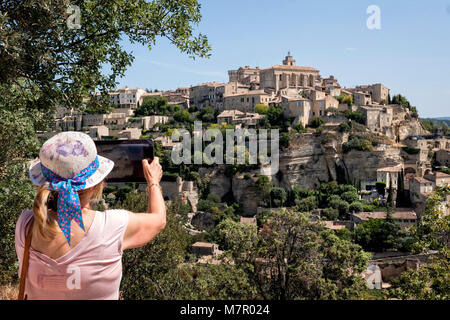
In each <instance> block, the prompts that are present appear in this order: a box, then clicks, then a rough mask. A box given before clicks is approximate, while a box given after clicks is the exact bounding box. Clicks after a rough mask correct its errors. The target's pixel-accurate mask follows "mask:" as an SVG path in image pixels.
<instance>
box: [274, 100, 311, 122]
mask: <svg viewBox="0 0 450 320" xmlns="http://www.w3.org/2000/svg"><path fill="white" fill-rule="evenodd" d="M312 105H313V104H312V101H311V100H309V99H306V98H304V97H302V96H299V95H296V96H282V101H281V107H282V109H283V115H284V117H285V118H295V120H294V123H295V124H302V125H303V126H306V125H308V124H309V122H310V121H311V120H312V112H313V111H312Z"/></svg>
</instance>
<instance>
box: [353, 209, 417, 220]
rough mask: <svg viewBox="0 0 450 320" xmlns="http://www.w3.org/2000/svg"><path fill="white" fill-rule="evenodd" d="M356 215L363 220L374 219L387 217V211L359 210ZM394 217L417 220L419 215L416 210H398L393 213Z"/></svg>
mask: <svg viewBox="0 0 450 320" xmlns="http://www.w3.org/2000/svg"><path fill="white" fill-rule="evenodd" d="M354 215H355V216H357V217H359V218H360V219H361V220H369V219H370V218H372V219H385V218H386V212H359V213H355V214H354ZM391 216H392V218H393V219H409V220H416V219H417V215H416V213H415V212H414V211H396V212H394V213H392V214H391Z"/></svg>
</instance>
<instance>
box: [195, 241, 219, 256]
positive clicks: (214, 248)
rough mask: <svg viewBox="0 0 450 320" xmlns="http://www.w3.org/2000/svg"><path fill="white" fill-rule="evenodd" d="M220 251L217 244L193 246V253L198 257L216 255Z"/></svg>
mask: <svg viewBox="0 0 450 320" xmlns="http://www.w3.org/2000/svg"><path fill="white" fill-rule="evenodd" d="M218 251H219V246H218V245H217V244H215V243H209V242H196V243H194V244H193V245H192V253H193V254H194V255H196V256H209V255H215V254H217V253H218Z"/></svg>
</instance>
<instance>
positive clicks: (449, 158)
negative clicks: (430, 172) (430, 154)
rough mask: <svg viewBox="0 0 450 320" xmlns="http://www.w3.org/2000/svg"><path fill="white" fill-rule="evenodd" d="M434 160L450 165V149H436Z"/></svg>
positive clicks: (442, 164) (443, 164)
mask: <svg viewBox="0 0 450 320" xmlns="http://www.w3.org/2000/svg"><path fill="white" fill-rule="evenodd" d="M436 161H437V162H439V164H440V165H441V166H446V167H450V150H439V151H436Z"/></svg>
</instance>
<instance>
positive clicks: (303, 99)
mask: <svg viewBox="0 0 450 320" xmlns="http://www.w3.org/2000/svg"><path fill="white" fill-rule="evenodd" d="M282 97H283V98H285V99H287V100H289V101H300V100H301V101H310V100H309V99H306V98H303V97H302V96H300V95H290V96H285V95H283V96H282Z"/></svg>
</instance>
